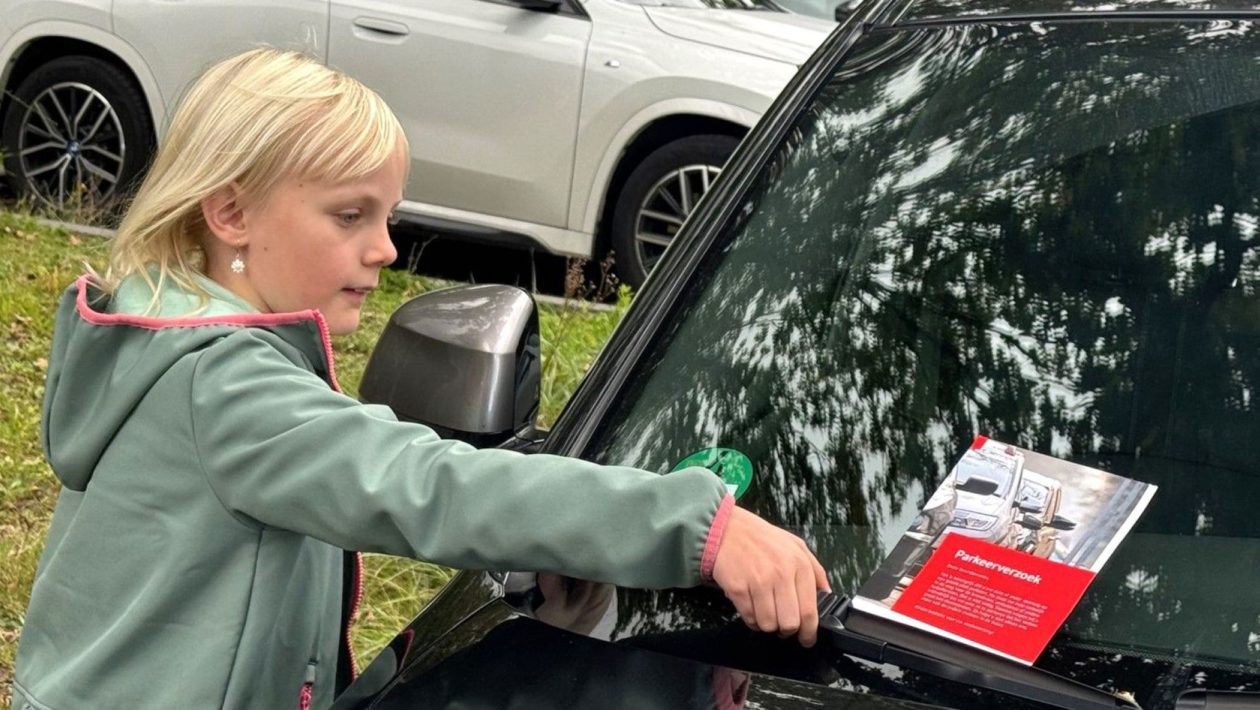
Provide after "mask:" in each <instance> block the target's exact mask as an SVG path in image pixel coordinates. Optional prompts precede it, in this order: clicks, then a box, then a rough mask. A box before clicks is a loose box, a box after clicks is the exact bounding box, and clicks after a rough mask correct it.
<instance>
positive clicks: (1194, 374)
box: [585, 21, 1260, 707]
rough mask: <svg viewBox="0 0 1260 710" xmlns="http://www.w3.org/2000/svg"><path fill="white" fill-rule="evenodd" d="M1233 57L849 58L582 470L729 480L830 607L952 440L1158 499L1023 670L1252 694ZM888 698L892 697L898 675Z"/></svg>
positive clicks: (1066, 41) (1214, 37)
mask: <svg viewBox="0 0 1260 710" xmlns="http://www.w3.org/2000/svg"><path fill="white" fill-rule="evenodd" d="M1257 29H1258V28H1257V26H1256V25H1255V24H1252V23H1249V22H1206V21H1204V22H1198V21H1196V22H1186V23H1180V24H1178V23H1160V22H1144V23H1128V24H1122V23H1109V24H1102V23H1092V22H1091V23H1063V24H1059V25H1055V24H1045V23H1033V24H1019V25H1014V24H1012V25H995V26H987V25H961V26H954V27H943V28H937V29H928V30H918V31H914V32H910V31H905V32H902V33H896V32H892V31H877V32H875V33H873V34H870V35H868V36H867V37H866V38H865V39H864V40H863V42H862V44H861V45H860V46H859V47H858V49H857V51H855V52H854V53H853V55H852V56H854V57H856V59H854V60H851V61H849V62H847V64H846V65H842V66H841V67H840V68H839V69H838V70H837V71H835V73H834V75H833V76H832V78H831V80H830V81H829V82H827V83H826V84H825V85H824V86H823V87H822V88H821V90H820V91H819V92H818V93H817V94H816V96H815V97H814V98H813V100H812V101H811V102H810V103H809V105H808V107H807V109H806V110H805V111H803V112H802V113H801V114H800V115H799V117H798V118H797V120H796V122H795V125H794V127H793V128H792V130H791V131H790V132H789V134H788V136H787V139H786V141H785V142H784V143H783V144H782V145H781V146H780V148H779V149H778V151H777V153H776V154H775V155H774V157H773V159H772V160H771V161H770V162H769V163H768V164H766V165H765V166H763V168H762V169H761V172H760V175H759V176H758V178H757V179H756V181H755V183H754V186H753V188H752V189H751V190H750V191H749V192H748V193H747V194H746V195H745V196H744V197H743V198H742V205H741V209H738V210H737V211H736V212H735V214H737V215H738V216H737V218H736V219H735V220H734V221H733V222H732V223H730V224H727V225H724V226H723V228H722V230H721V233H720V235H719V236H718V238H717V239H716V240H715V242H714V243H713V245H712V248H711V250H710V253H708V254H707V255H706V259H705V260H704V261H703V265H702V266H701V267H699V268H700V271H699V272H698V273H696V274H694V276H693V277H692V279H691V281H690V283H689V284H688V286H687V289H686V290H685V292H684V294H683V296H682V297H681V298H680V299H679V300H678V302H677V303H676V304H675V307H674V308H673V311H672V314H671V316H670V317H669V318H668V319H667V320H666V322H665V323H664V325H663V326H662V327H661V328H660V330H659V331H658V332H657V333H656V334H655V336H654V340H653V344H652V345H651V346H650V347H649V349H648V351H647V353H646V355H645V356H644V357H643V358H642V359H641V361H640V362H639V363H638V365H637V369H636V370H635V372H634V373H633V374H632V375H631V377H630V379H629V382H630V383H631V384H630V385H629V386H628V387H627V388H626V390H625V391H623V392H622V393H621V395H620V398H619V400H618V401H617V403H616V404H615V405H614V406H613V408H612V409H611V410H610V411H609V412H608V413H607V415H606V416H605V418H604V423H603V425H602V427H601V428H600V429H599V430H598V431H597V433H596V435H595V436H594V438H593V439H592V442H591V444H590V445H589V447H588V449H587V451H586V453H585V455H586V456H587V457H590V458H593V459H595V460H598V461H602V462H607V463H627V464H635V465H639V466H644V467H647V468H652V469H657V470H662V471H666V470H669V469H670V468H671V467H672V466H673V464H675V463H676V462H677V461H679V460H681V459H682V458H684V457H685V456H687V455H688V454H690V453H692V452H694V451H696V450H698V449H702V448H705V447H711V446H724V447H732V448H736V449H739V450H741V451H743V452H745V453H746V454H747V455H748V456H749V457H750V458H751V460H752V462H753V464H754V466H755V468H756V477H755V480H754V482H753V484H752V486H751V488H750V489H749V491H748V493H747V495H746V496H745V497H744V498H743V499H742V500H741V501H740V502H741V505H745V506H748V507H750V508H752V509H753V510H755V511H757V512H758V513H759V514H761V515H764V516H766V517H767V518H769V519H771V520H773V521H775V522H777V523H780V524H782V525H785V526H788V527H790V528H792V529H794V530H795V531H797V532H799V533H800V534H801V535H802V536H803V537H805V539H806V540H807V541H808V542H809V543H810V545H811V546H812V547H813V548H814V549H815V550H816V551H817V552H818V555H819V558H820V560H822V562H823V564H824V565H825V566H827V567H828V569H829V573H830V576H831V579H832V582H833V584H834V585H836V587H837V588H838V589H839V590H849V591H852V590H854V589H856V588H857V587H858V586H859V585H860V584H861V583H862V582H863V581H865V579H866V578H867V577H868V576H869V575H870V574H871V573H872V572H873V571H874V570H875V567H876V566H877V565H878V564H879V562H880V561H881V559H882V558H883V556H884V554H885V552H886V551H887V550H889V549H891V547H892V545H893V543H894V542H895V540H896V539H897V537H898V536H899V535H900V534H901V532H902V531H903V530H904V529H905V528H906V527H908V526H909V525H910V523H911V522H912V521H913V519H914V518H915V516H916V515H917V513H918V509H919V507H920V506H921V505H922V504H923V503H924V502H925V500H926V498H927V496H928V495H930V494H931V492H932V490H933V489H934V488H935V486H936V485H937V484H938V482H939V481H940V480H941V479H942V478H943V477H944V476H945V475H946V472H947V471H948V470H949V467H950V465H951V464H952V463H953V462H954V461H956V460H958V458H959V456H960V454H961V453H962V451H963V450H964V449H965V447H966V445H967V443H968V442H970V441H971V439H972V437H973V435H974V434H977V433H983V434H988V435H990V436H992V437H994V438H997V439H999V440H1002V441H1007V442H1011V443H1015V444H1018V445H1020V446H1024V447H1027V448H1030V449H1034V450H1038V451H1043V452H1046V453H1049V454H1051V455H1054V456H1058V457H1061V458H1065V459H1068V460H1072V461H1077V462H1080V463H1083V464H1086V465H1090V466H1097V467H1099V468H1102V469H1105V470H1109V471H1112V472H1115V473H1118V474H1120V475H1124V476H1129V477H1132V478H1136V479H1139V480H1143V481H1149V482H1152V483H1156V484H1158V485H1159V486H1160V490H1159V492H1158V494H1157V495H1156V496H1155V499H1154V501H1153V503H1152V504H1151V507H1150V508H1149V509H1148V511H1147V512H1146V514H1145V515H1144V516H1143V518H1142V519H1141V521H1140V522H1139V524H1138V526H1137V528H1136V529H1135V530H1134V532H1133V533H1132V534H1131V535H1130V536H1129V537H1128V538H1127V540H1126V541H1125V542H1124V543H1123V545H1122V546H1121V549H1120V550H1119V551H1118V552H1117V553H1116V555H1115V556H1114V557H1113V558H1112V560H1111V561H1110V562H1109V564H1108V566H1107V567H1106V568H1105V569H1104V571H1103V573H1102V575H1101V576H1100V577H1099V578H1098V579H1097V580H1096V581H1095V582H1094V584H1093V586H1092V587H1091V588H1090V591H1089V592H1088V593H1087V595H1086V597H1085V599H1084V600H1083V601H1082V602H1081V604H1080V605H1079V607H1078V608H1077V611H1076V612H1075V614H1074V615H1073V616H1072V617H1071V619H1070V620H1069V621H1068V623H1067V624H1066V626H1065V627H1064V629H1063V630H1062V632H1061V633H1060V634H1059V635H1058V637H1057V638H1056V640H1055V641H1054V642H1053V644H1052V647H1051V649H1050V650H1049V651H1048V652H1047V653H1046V654H1044V655H1043V657H1042V659H1041V660H1040V661H1039V665H1042V666H1045V667H1048V668H1050V669H1051V670H1054V671H1055V672H1057V673H1061V674H1064V675H1068V676H1071V677H1074V678H1076V679H1078V680H1081V681H1083V682H1086V683H1090V684H1092V685H1096V686H1101V687H1105V688H1108V689H1111V690H1119V691H1131V692H1134V693H1136V694H1137V696H1138V699H1139V701H1142V702H1143V703H1144V704H1147V703H1149V705H1147V706H1148V707H1152V706H1153V707H1161V706H1166V705H1167V704H1168V703H1170V702H1171V698H1172V697H1173V696H1174V695H1175V694H1176V693H1177V692H1179V691H1180V690H1181V689H1184V688H1185V687H1187V686H1194V685H1204V686H1209V687H1216V688H1221V687H1235V686H1237V687H1255V686H1256V670H1257V669H1258V668H1260V616H1258V615H1257V609H1260V539H1258V538H1260V516H1257V514H1256V513H1255V508H1254V501H1257V500H1260V457H1257V456H1256V454H1255V452H1254V450H1253V449H1251V444H1252V443H1253V442H1255V441H1258V440H1260V417H1257V416H1256V407H1257V406H1260V392H1258V391H1257V387H1260V250H1258V249H1257V246H1260V239H1258V238H1257V225H1260V103H1257V102H1258V101H1260V71H1257V66H1258V52H1257V50H1256V48H1255V42H1254V36H1255V34H1256V32H1257ZM1070 534H1071V533H1064V537H1065V538H1067V537H1069V536H1070ZM730 618H731V614H730V610H729V606H728V605H726V604H725V602H724V601H723V600H722V599H721V598H720V597H717V596H716V595H714V594H711V593H709V592H706V591H700V592H695V593H674V592H670V593H646V592H644V593H640V592H628V591H623V592H621V593H620V594H619V616H618V622H617V626H616V629H615V630H614V632H613V637H614V638H627V637H636V636H642V635H645V634H652V633H655V632H659V631H671V630H678V629H688V628H706V627H708V626H711V625H716V624H721V623H722V621H723V620H729V619H730ZM885 675H886V677H887V678H888V679H889V683H891V684H892V685H894V686H900V687H902V688H903V689H905V693H906V694H908V695H910V696H911V697H917V696H916V695H915V692H913V691H912V689H911V686H915V685H916V684H917V683H918V682H919V681H912V680H908V679H909V678H911V677H912V676H913V674H908V673H907V674H904V675H903V674H900V673H892V672H890V673H887V674H885ZM934 697H939V696H934Z"/></svg>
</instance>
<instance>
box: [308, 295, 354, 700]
mask: <svg viewBox="0 0 1260 710" xmlns="http://www.w3.org/2000/svg"><path fill="white" fill-rule="evenodd" d="M315 325H316V326H317V327H318V328H319V339H320V344H321V345H323V347H324V360H325V363H326V365H327V366H328V384H329V385H330V386H331V387H332V388H333V390H334V391H336V392H340V391H341V385H340V384H339V383H338V382H337V368H336V363H334V361H333V349H332V334H331V333H329V332H328V321H326V320H324V316H323V314H322V313H320V312H319V311H315ZM362 601H363V553H361V552H358V551H356V552H355V553H354V596H353V601H351V603H350V613H349V614H346V628H344V629H342V641H343V643H345V644H346V659H347V660H349V662H350V680H351V681H353V680H354V679H355V678H357V677H359V664H358V662H357V661H355V659H354V644H353V643H352V642H351V639H350V631H351V629H352V628H353V626H354V619H355V617H356V616H358V614H359V604H360V603H361V602H362Z"/></svg>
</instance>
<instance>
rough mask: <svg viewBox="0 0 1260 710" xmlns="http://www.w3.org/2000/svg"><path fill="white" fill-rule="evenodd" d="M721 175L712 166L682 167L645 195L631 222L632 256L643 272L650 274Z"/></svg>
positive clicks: (718, 169) (718, 170) (661, 180)
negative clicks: (640, 265) (634, 255)
mask: <svg viewBox="0 0 1260 710" xmlns="http://www.w3.org/2000/svg"><path fill="white" fill-rule="evenodd" d="M721 172H722V169H721V168H720V167H718V166H716V165H685V166H683V167H681V168H678V169H676V170H672V171H670V172H669V173H666V174H665V176H664V177H662V178H661V179H660V180H657V181H656V183H655V184H654V185H652V187H651V189H649V190H648V191H647V197H645V198H644V199H643V204H641V205H640V206H639V211H638V212H637V213H636V215H635V222H634V223H635V231H634V244H635V250H636V251H637V252H638V253H637V254H636V256H637V257H638V259H639V263H640V264H642V265H643V270H644V271H645V272H651V270H652V267H653V266H655V265H656V262H657V261H658V260H659V259H660V258H661V255H662V254H664V253H665V247H668V246H669V244H670V242H672V241H673V239H674V235H676V234H677V233H678V230H679V229H680V228H682V225H683V222H685V221H686V220H687V216H688V215H690V214H691V211H692V210H693V209H695V207H696V203H698V202H699V201H700V198H701V197H703V196H704V193H706V192H708V191H709V186H710V185H712V184H713V181H714V180H715V179H717V176H718V175H719V174H721Z"/></svg>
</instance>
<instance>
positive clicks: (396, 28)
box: [354, 17, 411, 37]
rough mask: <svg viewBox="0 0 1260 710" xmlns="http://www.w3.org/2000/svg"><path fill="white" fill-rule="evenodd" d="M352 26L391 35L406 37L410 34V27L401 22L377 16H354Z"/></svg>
mask: <svg viewBox="0 0 1260 710" xmlns="http://www.w3.org/2000/svg"><path fill="white" fill-rule="evenodd" d="M354 26H355V27H358V28H360V29H365V30H368V31H369V32H377V33H380V34H384V35H389V36H391V37H406V36H407V35H409V34H411V28H410V27H408V26H406V25H404V24H403V23H401V22H391V21H390V20H382V19H380V18H379V17H356V18H354Z"/></svg>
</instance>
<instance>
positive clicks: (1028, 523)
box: [1019, 513, 1045, 530]
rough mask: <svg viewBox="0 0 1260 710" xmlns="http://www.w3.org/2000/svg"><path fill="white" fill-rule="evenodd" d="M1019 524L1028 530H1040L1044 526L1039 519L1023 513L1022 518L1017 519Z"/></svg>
mask: <svg viewBox="0 0 1260 710" xmlns="http://www.w3.org/2000/svg"><path fill="white" fill-rule="evenodd" d="M1019 524H1020V525H1021V526H1023V527H1026V528H1028V529H1029V530H1040V529H1041V528H1043V527H1044V526H1045V525H1044V523H1042V522H1041V518H1038V517H1037V516H1035V515H1033V514H1032V513H1024V515H1023V517H1021V518H1020V519H1019Z"/></svg>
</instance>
